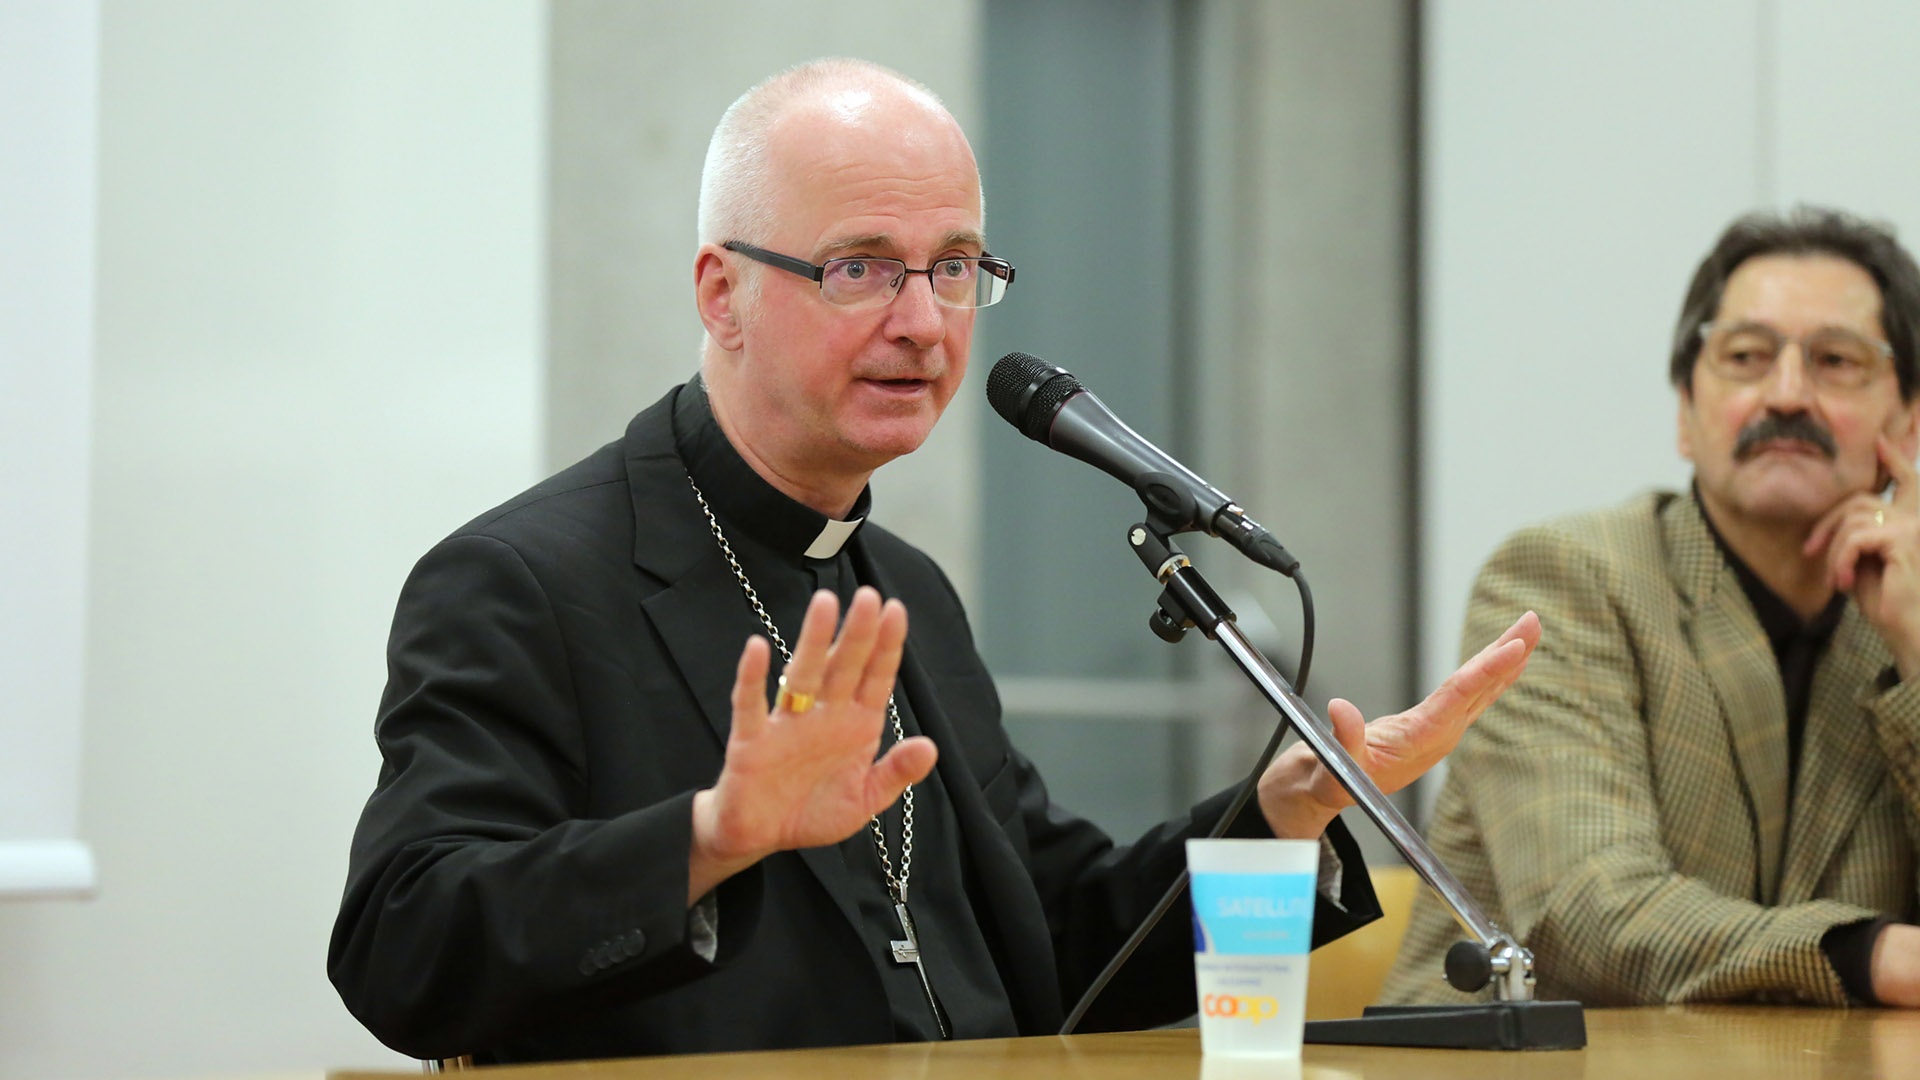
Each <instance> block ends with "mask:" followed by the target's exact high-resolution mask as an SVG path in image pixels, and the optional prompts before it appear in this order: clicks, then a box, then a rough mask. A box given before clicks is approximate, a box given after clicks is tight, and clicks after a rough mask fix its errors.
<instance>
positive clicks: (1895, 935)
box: [1873, 923, 1920, 1009]
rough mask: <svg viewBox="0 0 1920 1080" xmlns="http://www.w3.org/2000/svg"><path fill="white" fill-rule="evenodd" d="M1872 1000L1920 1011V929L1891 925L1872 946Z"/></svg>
mask: <svg viewBox="0 0 1920 1080" xmlns="http://www.w3.org/2000/svg"><path fill="white" fill-rule="evenodd" d="M1873 996H1874V997H1876V998H1879V999H1880V1004H1882V1005H1892V1006H1900V1007H1904V1008H1908V1009H1912V1008H1916V1007H1920V926H1914V925H1911V924H1909V923H1889V924H1888V925H1887V928H1886V929H1884V930H1882V931H1880V939H1879V940H1878V941H1875V942H1874V943H1873Z"/></svg>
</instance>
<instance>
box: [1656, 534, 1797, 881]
mask: <svg viewBox="0 0 1920 1080" xmlns="http://www.w3.org/2000/svg"><path fill="white" fill-rule="evenodd" d="M1668 530H1669V542H1670V544H1671V545H1672V550H1673V556H1674V568H1675V575H1676V577H1677V578H1678V581H1677V582H1676V584H1677V585H1678V586H1679V588H1680V590H1681V591H1682V593H1683V594H1684V595H1685V596H1687V598H1688V600H1689V602H1690V604H1691V605H1692V614H1691V617H1690V618H1689V620H1688V623H1687V626H1686V631H1687V634H1688V636H1689V637H1690V638H1691V640H1692V643H1693V652H1694V655H1695V657H1697V658H1698V659H1699V661H1700V665H1701V667H1702V668H1703V669H1704V670H1705V672H1706V674H1707V679H1708V681H1709V682H1710V683H1711V684H1712V685H1713V691H1714V696H1715V697H1716V698H1718V699H1719V704H1720V719H1721V722H1722V723H1723V724H1725V725H1726V732H1727V740H1728V742H1729V744H1730V745H1732V747H1733V752H1734V760H1735V762H1736V763H1737V765H1738V767H1739V771H1740V777H1741V782H1742V786H1743V788H1744V793H1745V795H1746V799H1747V810H1748V813H1749V815H1750V817H1751V819H1752V822H1753V830H1754V840H1755V850H1756V851H1757V852H1758V853H1759V866H1758V867H1757V868H1756V869H1757V872H1756V878H1757V880H1755V882H1754V883H1753V888H1754V899H1756V900H1758V901H1760V902H1761V903H1765V904H1771V903H1773V902H1774V899H1773V898H1774V895H1775V893H1776V892H1777V891H1778V886H1779V881H1780V867H1781V857H1782V853H1783V851H1784V848H1785V844H1786V825H1787V795H1788V792H1787V702H1786V696H1785V694H1784V692H1783V691H1782V690H1781V686H1780V664H1779V661H1778V660H1776V659H1775V658H1774V655H1773V648H1772V646H1770V645H1769V644H1768V643H1767V636H1766V633H1765V632H1764V631H1763V630H1761V628H1760V620H1759V617H1758V616H1756V615H1755V614H1754V613H1753V607H1752V605H1751V604H1749V603H1748V602H1747V598H1746V594H1745V593H1744V592H1742V591H1741V589H1740V582H1739V580H1738V579H1737V578H1736V577H1735V576H1734V573H1733V570H1732V568H1731V567H1729V566H1727V564H1726V560H1725V559H1724V558H1723V557H1722V556H1721V554H1720V550H1719V548H1718V546H1717V545H1715V543H1714V541H1713V535H1712V534H1711V533H1710V532H1708V531H1707V523H1706V521H1705V520H1704V519H1702V518H1701V516H1700V511H1699V508H1698V507H1697V506H1696V505H1695V504H1694V502H1693V500H1692V499H1690V498H1680V499H1675V500H1674V507H1673V510H1672V512H1671V513H1670V514H1669V517H1668Z"/></svg>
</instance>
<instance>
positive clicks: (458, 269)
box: [0, 0, 545, 1077]
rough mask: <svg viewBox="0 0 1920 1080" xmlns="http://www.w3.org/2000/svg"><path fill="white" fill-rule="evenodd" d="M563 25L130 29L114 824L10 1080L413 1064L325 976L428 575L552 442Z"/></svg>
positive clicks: (329, 16)
mask: <svg viewBox="0 0 1920 1080" xmlns="http://www.w3.org/2000/svg"><path fill="white" fill-rule="evenodd" d="M544 28H545V15H544V7H543V5H541V4H539V3H536V2H533V0H491V2H474V0H433V2H427V0H414V2H410V3H406V4H390V3H386V2H384V0H352V2H348V0H334V2H326V0H299V2H287V0H277V2H276V3H273V4H258V3H252V2H247V0H225V2H219V3H211V2H185V0H170V2H154V0H146V2H122V0H107V2H106V3H104V4H103V16H102V22H101V35H100V52H99V57H100V62H99V63H100V80H101V81H100V128H99V147H100V161H99V169H100V174H99V175H100V194H99V246H98V291H97V295H98V323H97V331H98V332H97V340H98V345H97V379H96V399H95V414H96V415H95V425H94V429H93V443H92V449H93V495H92V506H91V513H92V543H91V547H90V550H89V558H88V568H89V575H90V584H91V595H90V597H89V601H88V606H87V610H86V618H87V634H86V654H85V663H86V668H87V680H86V697H85V741H84V754H83V757H82V788H83V800H82V803H81V808H80V826H81V831H82V833H83V834H84V835H85V836H86V837H87V838H88V839H89V840H90V841H92V842H93V844H94V850H95V853H96V855H97V856H98V860H99V874H100V893H99V897H98V899H96V900H93V901H90V902H84V903H34V904H18V903H16V904H8V905H0V1075H5V1076H29V1077H67V1076H74V1077H81V1076H85V1077H98V1076H151V1075H184V1074H193V1073H201V1074H204V1073H213V1072H235V1071H252V1072H261V1071H269V1070H273V1071H286V1070H290V1069H295V1068H316V1067H320V1066H326V1065H333V1066H340V1065H353V1064H377V1065H399V1066H402V1067H404V1066H405V1065H406V1062H405V1061H404V1060H403V1059H401V1058H399V1057H398V1056H397V1055H394V1054H392V1053H390V1052H388V1051H386V1050H385V1049H384V1048H382V1047H380V1046H379V1045H378V1044H377V1043H375V1042H374V1041H373V1040H372V1038H371V1037H370V1036H368V1035H367V1034H366V1033H365V1032H364V1031H362V1030H361V1029H360V1028H359V1026H358V1025H357V1024H356V1023H354V1021H353V1020H352V1019H351V1017H349V1016H348V1015H347V1013H346V1011H345V1010H344V1009H343V1008H342V1007H341V1005H340V1003H339V1000H338V998H337V997H336V996H335V995H334V993H333V991H332V988H331V987H330V986H329V985H328V984H327V982H326V979H325V974H324V962H325V952H326V940H327V934H328V931H329V928H330V925H331V922H332V918H333V914H334V910H335V908H336V906H337V904H338V899H339V894H340V889H341V884H342V882H343V880H344V874H345V867H346V851H347V843H348V838H349V836H350V833H351V829H352V826H353V822H354V820H355V818H356V816H357V814H358V810H359V805H360V803H361V801H362V800H364V798H365V795H366V793H367V792H368V791H369V790H371V787H372V783H373V779H374V774H375V769H376V767H377V762H378V758H377V755H376V754H375V751H374V749H373V744H372V738H371V722H372V714H373V706H374V703H375V700H376V697H377V694H378V692H379V687H380V685H381V682H382V680H383V676H384V668H383V661H382V646H383V643H384V640H385V631H386V623H387V620H388V618H389V616H390V614H391V610H392V604H393V599H394V596H395V595H396V593H397V591H398V586H399V583H400V580H401V578H402V576H403V575H404V574H405V572H406V570H407V568H408V566H409V565H410V564H411V561H412V560H413V559H414V558H416V557H417V556H418V555H419V554H420V553H421V552H422V551H424V550H425V549H426V547H427V546H428V545H429V544H430V543H431V542H432V541H433V540H434V539H436V538H437V537H438V536H440V535H442V534H444V533H445V532H447V531H449V530H450V529H451V528H453V527H454V526H456V525H458V524H459V523H460V522H461V521H462V520H464V519H465V518H466V517H467V516H469V515H471V514H473V513H475V512H477V511H478V510H480V509H483V508H484V507H486V506H488V505H490V504H491V503H493V502H495V501H497V500H498V499H500V498H503V497H505V496H506V495H509V494H511V493H512V492H513V491H515V490H517V489H518V488H520V487H522V486H524V485H525V484H527V483H529V482H531V480H533V479H534V478H535V477H536V474H537V460H538V456H539V445H540V421H539V417H540V411H541V401H540V384H541V378H540V341H541V333H542V327H541V320H542V316H541V294H542V283H541V279H540V278H541V275H540V271H539V268H540V267H541V265H542V258H543V235H542V222H543V211H542V175H543V173H542V170H543V153H544V147H543V100H544V98H543V93H544V89H543V88H544V75H545V71H544V56H545V52H544Z"/></svg>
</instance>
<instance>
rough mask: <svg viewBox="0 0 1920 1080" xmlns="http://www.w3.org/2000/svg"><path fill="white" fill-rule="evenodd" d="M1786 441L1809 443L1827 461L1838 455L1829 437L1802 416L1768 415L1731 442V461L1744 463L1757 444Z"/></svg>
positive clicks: (1837, 449) (1824, 431) (1822, 429)
mask: <svg viewBox="0 0 1920 1080" xmlns="http://www.w3.org/2000/svg"><path fill="white" fill-rule="evenodd" d="M1786 440H1791V441H1794V442H1803V443H1810V444H1811V445H1813V446H1814V447H1816V448H1818V449H1819V451H1820V452H1821V453H1822V454H1824V455H1826V457H1827V458H1828V459H1829V460H1831V459H1832V458H1833V456H1834V455H1835V454H1837V453H1839V452H1840V449H1839V447H1837V446H1835V445H1834V442H1833V434H1832V433H1831V432H1829V431H1828V430H1827V429H1826V428H1824V427H1821V426H1820V425H1819V424H1818V423H1816V422H1815V421H1814V419H1813V418H1812V417H1810V416H1808V415H1807V414H1806V413H1789V414H1786V415H1781V414H1779V413H1768V414H1767V415H1765V416H1763V417H1761V418H1760V419H1758V420H1756V421H1754V422H1753V423H1751V424H1749V425H1747V428H1746V430H1744V431H1742V432H1741V433H1740V437H1739V438H1738V439H1736V440H1734V444H1733V459H1734V460H1735V461H1745V460H1746V459H1748V458H1750V457H1752V456H1753V455H1754V452H1755V451H1756V450H1758V449H1759V448H1760V446H1761V444H1763V443H1769V442H1778V441H1786Z"/></svg>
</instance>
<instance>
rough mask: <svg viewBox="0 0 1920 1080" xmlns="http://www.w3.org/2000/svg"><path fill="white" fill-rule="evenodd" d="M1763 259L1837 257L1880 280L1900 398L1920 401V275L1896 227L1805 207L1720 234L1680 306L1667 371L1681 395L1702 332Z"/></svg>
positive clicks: (1689, 382) (1754, 217) (1754, 218)
mask: <svg viewBox="0 0 1920 1080" xmlns="http://www.w3.org/2000/svg"><path fill="white" fill-rule="evenodd" d="M1760 255H1833V256H1836V257H1838V258H1842V259H1845V260H1847V261H1848V262H1851V263H1853V264H1855V265H1856V266H1858V267H1860V269H1862V270H1865V271H1866V272H1867V273H1868V274H1870V275H1872V276H1873V280H1874V283H1875V284H1876V285H1878V286H1880V325H1881V327H1882V328H1883V329H1884V330H1885V331H1886V333H1887V343H1888V344H1890V345H1892V346H1893V370H1894V375H1895V376H1896V377H1897V378H1898V379H1899V380H1900V397H1901V398H1902V399H1903V400H1906V401H1911V400H1913V395H1914V388H1915V369H1914V349H1915V346H1916V344H1920V267H1916V266H1915V265H1914V262H1913V256H1912V255H1909V254H1907V250H1906V249H1905V248H1903V247H1901V246H1900V241H1898V240H1896V239H1894V235H1893V226H1891V225H1888V224H1885V223H1884V222H1877V221H1868V220H1866V219H1865V218H1859V217H1855V216H1854V215H1852V214H1849V213H1847V212H1846V211H1844V210H1834V209H1830V208H1827V207H1822V206H1797V207H1794V208H1793V210H1792V211H1791V212H1789V213H1787V214H1785V215H1781V214H1774V213H1768V212H1764V211H1762V212H1758V213H1752V214H1747V215H1745V216H1744V217H1741V218H1740V219H1739V220H1737V221H1735V222H1734V223H1733V224H1731V225H1729V226H1727V231H1726V232H1723V233H1721V234H1720V239H1719V240H1717V241H1715V242H1714V245H1713V250H1712V251H1709V252H1707V257H1706V258H1705V259H1703V260H1701V262H1700V268H1699V269H1697V270H1695V271H1694V272H1693V283H1692V284H1691V285H1688V286H1687V299H1686V302H1685V303H1684V304H1682V305H1681V306H1680V322H1679V325H1677V326H1675V327H1674V331H1673V357H1672V360H1671V361H1670V363H1669V364H1668V367H1667V375H1668V377H1669V378H1670V379H1671V380H1672V381H1673V385H1674V386H1675V387H1677V388H1679V389H1680V390H1682V391H1688V392H1691V390H1692V387H1693V365H1694V361H1696V360H1698V359H1699V358H1700V328H1701V327H1702V326H1704V325H1706V324H1707V323H1708V322H1709V321H1711V320H1712V319H1713V316H1714V313H1715V312H1717V311H1719V310H1720V297H1721V295H1722V294H1723V293H1725V292H1726V289H1727V279H1728V278H1730V277H1732V276H1733V272H1734V271H1735V270H1737V269H1739V268H1740V264H1741V263H1744V262H1746V261H1747V260H1748V259H1751V258H1755V257H1757V256H1760Z"/></svg>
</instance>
